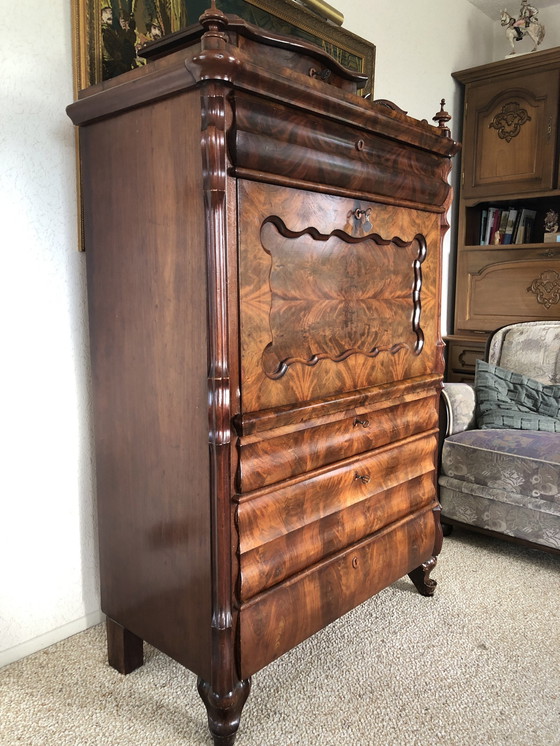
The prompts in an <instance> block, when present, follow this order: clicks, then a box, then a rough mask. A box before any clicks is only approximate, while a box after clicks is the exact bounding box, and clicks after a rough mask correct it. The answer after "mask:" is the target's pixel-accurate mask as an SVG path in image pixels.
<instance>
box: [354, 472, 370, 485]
mask: <svg viewBox="0 0 560 746" xmlns="http://www.w3.org/2000/svg"><path fill="white" fill-rule="evenodd" d="M354 479H359V480H360V482H363V484H367V483H368V482H369V480H370V476H369V475H368V474H358V472H356V473H355V474H354Z"/></svg>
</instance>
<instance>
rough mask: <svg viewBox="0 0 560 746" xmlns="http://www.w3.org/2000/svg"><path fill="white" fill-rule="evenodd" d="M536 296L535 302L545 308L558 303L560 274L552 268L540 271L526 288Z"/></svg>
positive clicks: (559, 301) (559, 298)
mask: <svg viewBox="0 0 560 746" xmlns="http://www.w3.org/2000/svg"><path fill="white" fill-rule="evenodd" d="M527 291H528V292H530V293H534V294H535V295H536V296H537V302H538V303H540V304H541V305H543V306H544V307H545V308H547V309H548V308H550V307H551V306H553V305H555V304H556V303H560V274H559V273H558V272H556V270H554V269H549V270H547V271H546V272H542V273H541V276H540V277H537V278H536V279H535V280H533V282H532V283H531V284H530V285H529V287H528V288H527Z"/></svg>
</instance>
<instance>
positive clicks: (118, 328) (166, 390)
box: [80, 93, 211, 677]
mask: <svg viewBox="0 0 560 746" xmlns="http://www.w3.org/2000/svg"><path fill="white" fill-rule="evenodd" d="M179 131H182V132H183V134H182V137H180V138H177V137H176V133H177V132H179ZM153 132H157V133H158V138H157V139H156V140H154V139H153V136H152V133H153ZM131 133H134V136H131ZM80 142H81V157H82V162H83V164H84V205H85V231H86V234H85V235H86V244H87V246H88V250H87V251H86V260H87V280H88V304H89V322H90V345H91V360H92V374H93V409H94V423H95V440H96V478H97V507H98V513H99V532H100V544H99V553H100V570H101V586H102V590H101V595H102V598H101V604H102V609H103V611H104V612H105V613H106V614H107V615H108V616H109V617H110V618H111V619H113V620H114V621H115V622H117V623H118V624H119V625H122V626H123V627H124V628H125V629H127V630H129V631H130V632H132V633H134V634H135V635H136V636H138V637H139V638H142V639H144V640H147V641H148V642H150V643H151V644H153V645H155V646H156V647H158V648H160V649H161V650H163V651H165V652H166V653H168V654H169V655H171V656H173V657H174V658H175V659H176V660H179V661H180V662H181V663H183V664H184V665H186V666H188V667H189V668H192V669H193V670H194V671H196V672H197V673H200V674H201V675H205V676H208V677H209V676H210V660H209V651H210V629H209V625H208V624H207V620H208V619H209V618H210V615H211V595H210V588H211V583H210V535H211V532H210V528H211V527H210V512H209V507H208V500H209V493H208V472H209V457H208V417H207V398H208V393H207V392H208V384H207V354H206V348H207V329H206V305H207V296H206V256H205V250H204V243H205V239H204V209H203V200H202V173H201V164H200V162H199V161H197V162H196V163H194V162H193V158H192V152H193V149H194V148H198V149H200V99H199V96H198V94H196V93H194V94H190V95H189V94H184V95H183V96H181V97H178V98H176V99H174V100H173V101H166V102H160V103H159V104H157V105H152V106H147V107H144V108H142V109H137V110H134V111H131V112H128V113H126V114H122V115H121V116H119V117H115V118H112V119H109V120H106V121H103V122H96V123H94V124H92V125H89V126H87V127H84V128H82V130H81V137H80ZM197 164H198V167H197ZM131 184H133V185H134V188H133V189H131ZM187 200H188V209H187V210H185V209H184V205H185V204H187ZM185 380H188V381H189V386H188V389H187V388H186V387H185V385H184V381H185Z"/></svg>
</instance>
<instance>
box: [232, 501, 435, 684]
mask: <svg viewBox="0 0 560 746" xmlns="http://www.w3.org/2000/svg"><path fill="white" fill-rule="evenodd" d="M434 511H435V512H434ZM436 513H437V505H436V504H435V503H433V504H429V505H427V506H426V507H425V508H424V509H423V510H421V511H419V512H417V513H415V514H413V515H412V516H408V517H406V518H403V519H402V520H401V521H399V522H397V523H395V524H391V525H390V526H388V527H387V528H385V529H383V530H381V531H379V532H378V533H377V534H375V535H374V536H371V537H369V538H367V539H365V540H364V541H362V542H359V543H358V544H355V545H353V546H351V547H349V548H347V549H345V550H344V551H342V552H340V553H338V554H335V555H333V556H332V557H330V558H328V559H326V560H324V561H323V562H320V563H318V564H317V565H315V566H313V567H312V568H310V569H309V570H308V571H307V572H302V573H300V574H298V575H296V576H294V577H293V578H291V579H290V580H288V581H286V582H285V583H281V584H280V585H278V586H276V587H274V588H272V589H271V590H269V591H267V592H265V593H262V594H260V595H259V596H256V597H255V598H254V599H252V600H251V601H249V602H248V603H246V604H242V605H241V609H240V612H239V636H240V668H241V678H247V677H248V676H251V675H252V674H254V673H255V672H256V671H258V670H259V669H261V668H263V666H265V665H267V664H268V663H270V662H271V661H273V660H275V659H276V658H278V657H279V656H280V655H282V654H283V653H285V652H286V651H287V650H290V649H291V648H293V647H294V646H295V645H297V644H299V643H300V642H302V641H303V640H305V639H306V638H307V637H309V636H310V635H312V634H313V633H315V632H317V630H319V629H322V628H323V627H325V626H326V625H327V624H330V623H331V622H333V621H334V620H335V619H337V618H338V617H340V616H341V615H342V614H345V613H346V612H347V611H350V609H353V608H354V607H355V606H358V604H360V603H362V602H363V601H365V600H366V599H368V598H369V597H370V596H372V595H373V594H374V593H377V592H378V591H380V590H382V589H383V588H386V587H387V586H388V585H390V584H391V583H394V582H395V581H396V580H398V579H399V578H401V577H403V575H406V573H408V572H410V571H411V570H412V569H414V568H416V567H418V566H420V565H421V564H422V563H423V562H426V561H427V560H428V559H429V558H430V557H431V556H432V552H433V549H434V546H435V544H436V543H437V542H438V541H439V539H438V532H439V531H440V529H439V528H438V522H439V516H437V515H436Z"/></svg>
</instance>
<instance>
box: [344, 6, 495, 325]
mask: <svg viewBox="0 0 560 746" xmlns="http://www.w3.org/2000/svg"><path fill="white" fill-rule="evenodd" d="M334 5H335V7H336V8H338V9H339V10H340V11H341V12H342V13H344V27H345V28H347V29H348V30H349V31H352V32H354V33H355V34H359V35H360V36H362V37H364V38H366V39H369V40H371V41H372V42H373V43H374V44H375V46H376V66H375V85H374V98H387V99H389V100H391V101H393V102H394V103H396V104H397V105H398V106H400V107H401V108H403V109H405V110H406V111H407V112H408V113H409V115H410V116H412V117H415V118H416V119H427V120H428V121H429V122H430V123H431V122H432V117H433V116H434V114H435V113H436V112H437V111H438V110H439V104H440V101H441V99H442V98H444V99H445V101H446V110H447V111H448V112H449V113H450V114H451V115H452V117H453V119H452V120H451V123H450V124H449V126H450V128H451V134H452V137H454V138H455V139H458V140H459V139H460V138H461V116H462V115H461V109H460V107H461V98H460V86H459V84H457V83H456V82H455V81H454V79H453V78H452V77H451V73H452V72H453V71H455V70H463V69H465V68H468V67H473V66H474V65H483V64H485V63H487V62H491V61H492V52H493V22H492V21H491V20H490V19H489V18H488V17H487V16H486V15H484V13H482V12H481V11H480V10H478V9H477V8H475V7H474V6H473V5H471V4H470V3H469V2H467V0H454V2H449V3H437V4H436V6H437V7H436V6H430V7H429V9H428V12H426V11H427V7H426V4H425V3H423V2H421V3H419V2H418V0H400V1H399V2H398V3H384V4H383V6H382V7H381V6H380V7H379V8H378V11H377V12H371V11H369V12H364V9H365V8H366V4H364V3H357V2H355V0H337V2H336V3H334ZM459 163H460V159H459V157H456V158H455V159H454V168H453V174H452V177H451V183H452V184H453V186H454V189H455V190H456V189H457V181H458V180H457V177H456V174H458V173H459ZM449 220H450V223H451V226H452V229H451V231H449V232H448V233H447V235H446V238H445V241H444V247H443V278H442V279H443V282H442V287H443V297H442V309H443V311H442V332H443V334H446V333H448V332H449V331H451V318H452V308H451V305H452V291H450V288H451V287H452V285H453V277H454V273H455V269H454V264H453V261H452V257H453V255H454V243H453V233H454V226H455V223H456V210H455V209H452V210H451V213H450V217H449Z"/></svg>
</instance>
